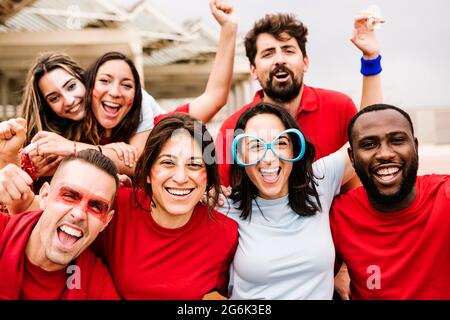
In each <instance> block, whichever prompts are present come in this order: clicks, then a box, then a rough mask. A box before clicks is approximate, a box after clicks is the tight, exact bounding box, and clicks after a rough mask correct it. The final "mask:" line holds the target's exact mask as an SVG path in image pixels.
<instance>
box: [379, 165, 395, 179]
mask: <svg viewBox="0 0 450 320" xmlns="http://www.w3.org/2000/svg"><path fill="white" fill-rule="evenodd" d="M399 172H400V168H398V167H388V168H381V169H378V170H376V171H375V176H376V177H378V178H379V179H380V180H382V181H390V180H392V179H393V178H395V176H396V175H397V174H398V173H399Z"/></svg>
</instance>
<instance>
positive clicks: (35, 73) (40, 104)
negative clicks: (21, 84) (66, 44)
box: [20, 52, 84, 144]
mask: <svg viewBox="0 0 450 320" xmlns="http://www.w3.org/2000/svg"><path fill="white" fill-rule="evenodd" d="M57 68H61V69H64V70H65V71H67V72H68V73H69V74H71V75H72V76H74V77H75V78H77V79H78V80H80V81H81V82H82V83H83V84H84V70H83V69H82V68H81V67H80V65H79V64H78V63H77V62H76V61H75V60H74V59H73V58H72V57H70V56H69V55H67V54H65V53H60V52H49V53H43V54H41V55H40V56H39V57H38V58H37V59H36V61H35V62H34V64H33V65H32V66H31V68H30V69H29V71H28V75H27V79H26V83H25V88H24V92H23V95H22V104H21V108H20V114H21V117H23V118H24V119H25V120H26V121H27V128H28V130H27V139H26V142H25V143H26V144H29V143H30V142H31V139H32V138H33V136H34V135H35V134H36V133H37V132H38V131H41V130H47V131H51V132H55V133H57V134H59V135H61V136H63V137H65V138H67V139H69V140H79V137H80V132H79V129H78V124H79V123H78V122H75V121H73V120H70V119H65V118H62V117H60V116H58V115H57V114H56V113H55V112H54V111H53V110H52V109H51V108H50V106H49V105H48V103H47V101H45V99H44V97H43V96H42V94H41V91H40V89H39V81H40V80H41V78H42V77H43V76H44V75H45V74H46V73H48V72H50V71H52V70H54V69H57Z"/></svg>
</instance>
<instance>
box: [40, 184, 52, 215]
mask: <svg viewBox="0 0 450 320" xmlns="http://www.w3.org/2000/svg"><path fill="white" fill-rule="evenodd" d="M49 194H50V184H49V183H48V182H45V183H44V184H43V185H42V187H41V189H39V197H40V198H41V201H40V202H39V207H40V208H41V210H45V208H46V207H47V202H48V197H49Z"/></svg>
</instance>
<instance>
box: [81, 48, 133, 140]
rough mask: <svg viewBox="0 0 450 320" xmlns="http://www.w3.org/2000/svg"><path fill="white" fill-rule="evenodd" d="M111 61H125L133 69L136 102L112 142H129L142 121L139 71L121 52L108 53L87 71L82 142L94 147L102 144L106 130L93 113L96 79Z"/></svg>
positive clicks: (111, 138) (116, 129) (119, 126)
mask: <svg viewBox="0 0 450 320" xmlns="http://www.w3.org/2000/svg"><path fill="white" fill-rule="evenodd" d="M111 60H122V61H125V62H126V63H127V64H128V66H129V67H130V69H131V73H132V74H133V80H134V88H135V93H134V100H133V105H132V106H131V109H130V110H129V112H128V113H127V114H126V115H125V117H124V119H122V121H121V122H120V123H119V124H118V125H117V126H116V127H115V128H113V129H112V133H111V137H110V142H118V141H123V142H128V141H129V140H130V137H131V136H133V134H134V133H135V132H136V129H137V127H138V125H139V122H140V121H141V103H142V91H141V81H140V77H139V73H138V72H137V69H136V67H135V65H134V63H133V61H131V59H130V58H128V57H127V56H125V55H124V54H122V53H120V52H108V53H105V54H104V55H102V56H101V57H99V58H98V59H97V60H96V61H95V62H94V63H93V64H92V65H91V66H90V67H89V69H87V70H86V76H85V78H86V98H85V103H86V116H85V119H84V123H83V126H82V130H81V132H80V134H81V137H80V138H81V141H83V142H87V143H91V144H94V145H98V144H100V142H101V140H102V138H103V135H104V132H105V129H104V128H103V127H102V126H101V124H100V123H99V122H98V120H97V119H96V117H95V115H94V112H93V111H92V93H93V91H94V87H95V79H96V77H97V72H98V69H99V68H100V67H101V66H102V65H103V64H104V63H106V62H108V61H111Z"/></svg>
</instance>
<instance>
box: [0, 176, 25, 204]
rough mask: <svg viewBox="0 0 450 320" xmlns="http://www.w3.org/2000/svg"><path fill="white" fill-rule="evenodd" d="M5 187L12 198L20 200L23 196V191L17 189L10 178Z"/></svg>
mask: <svg viewBox="0 0 450 320" xmlns="http://www.w3.org/2000/svg"><path fill="white" fill-rule="evenodd" d="M3 187H4V188H5V190H6V192H7V194H8V195H9V197H10V198H11V200H13V201H14V200H19V199H20V198H21V197H22V193H21V192H20V191H19V190H18V189H17V187H16V185H15V184H14V182H13V181H11V180H9V181H8V182H7V183H5V184H4V185H3Z"/></svg>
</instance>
